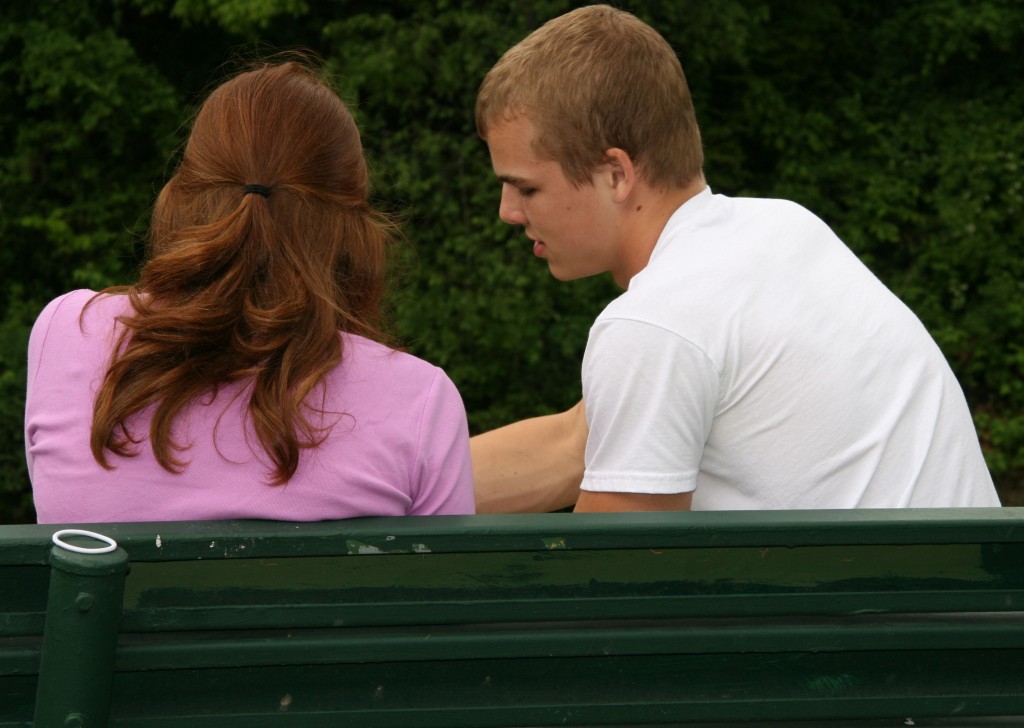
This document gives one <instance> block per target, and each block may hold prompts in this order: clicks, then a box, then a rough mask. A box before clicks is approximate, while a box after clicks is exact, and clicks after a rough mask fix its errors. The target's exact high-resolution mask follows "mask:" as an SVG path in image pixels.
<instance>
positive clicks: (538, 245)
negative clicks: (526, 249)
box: [533, 240, 548, 257]
mask: <svg viewBox="0 0 1024 728" xmlns="http://www.w3.org/2000/svg"><path fill="white" fill-rule="evenodd" d="M547 249H548V246H546V245H545V244H544V241H543V240H534V241H533V254H534V255H536V256H537V257H541V256H542V255H543V254H544V251H546V250H547Z"/></svg>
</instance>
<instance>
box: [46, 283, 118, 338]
mask: <svg viewBox="0 0 1024 728" xmlns="http://www.w3.org/2000/svg"><path fill="white" fill-rule="evenodd" d="M127 305H128V298H127V296H123V295H117V294H106V293H97V292H96V291H93V290H90V289H88V288H79V289H76V290H74V291H68V292H67V293H64V294H62V295H60V296H57V297H56V298H54V299H53V300H52V301H50V302H49V303H48V304H46V306H44V307H43V310H42V311H41V312H40V313H39V316H38V317H37V318H36V327H39V326H41V325H42V326H46V327H47V328H48V327H50V326H51V325H53V324H54V323H68V322H73V323H75V325H78V323H79V322H80V321H82V320H83V316H93V315H98V316H99V317H100V318H102V319H109V318H110V316H111V315H114V316H116V315H118V314H120V313H121V312H122V311H123V310H124V308H125V306H127ZM94 311H95V314H94Z"/></svg>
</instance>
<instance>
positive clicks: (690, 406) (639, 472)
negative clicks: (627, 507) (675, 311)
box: [581, 318, 719, 494]
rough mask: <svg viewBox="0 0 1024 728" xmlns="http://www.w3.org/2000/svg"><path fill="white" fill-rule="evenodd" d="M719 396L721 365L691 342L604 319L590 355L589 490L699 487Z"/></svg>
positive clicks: (586, 380)
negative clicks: (703, 460) (698, 477)
mask: <svg viewBox="0 0 1024 728" xmlns="http://www.w3.org/2000/svg"><path fill="white" fill-rule="evenodd" d="M718 391H719V376H718V372H717V370H716V368H715V367H714V365H713V363H712V362H711V360H710V359H708V357H707V355H706V354H705V353H704V352H703V351H702V350H701V349H699V348H698V347H697V346H695V345H694V344H693V343H691V342H690V341H687V340H686V339H684V338H682V337H681V336H679V335H678V334H675V333H673V332H671V331H668V330H666V329H664V328H661V327H659V326H656V325H653V324H650V323H646V322H642V321H636V320H631V319H621V318H610V319H598V321H597V323H595V324H594V327H593V328H592V329H591V331H590V339H589V341H588V342H587V350H586V354H585V355H584V357H583V399H584V402H585V406H586V411H587V424H588V426H589V428H590V434H589V436H588V438H587V451H586V471H585V473H584V476H583V483H582V485H581V488H582V489H583V490H589V491H605V492H624V493H658V494H668V493H684V492H688V491H692V490H694V489H696V487H697V473H698V471H699V469H700V461H701V457H702V455H703V452H704V443H705V442H706V441H707V438H708V434H709V433H710V431H711V422H712V419H713V417H714V413H715V405H716V402H717V399H718Z"/></svg>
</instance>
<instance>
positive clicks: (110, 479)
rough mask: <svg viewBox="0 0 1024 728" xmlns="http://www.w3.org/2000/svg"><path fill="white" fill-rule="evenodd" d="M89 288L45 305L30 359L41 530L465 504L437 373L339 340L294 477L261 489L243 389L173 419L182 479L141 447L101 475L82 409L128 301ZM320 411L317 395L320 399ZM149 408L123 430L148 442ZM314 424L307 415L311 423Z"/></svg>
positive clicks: (31, 447)
mask: <svg viewBox="0 0 1024 728" xmlns="http://www.w3.org/2000/svg"><path fill="white" fill-rule="evenodd" d="M93 295H95V294H94V293H93V291H87V290H78V291H72V292H71V293H68V294H65V295H63V296H61V297H60V298H57V299H55V300H54V301H52V302H50V304H49V305H47V307H46V308H45V309H43V312H42V313H41V314H40V315H39V318H38V320H37V321H36V323H35V326H34V327H33V329H32V336H31V339H30V340H29V351H28V397H27V403H26V407H25V447H26V454H27V457H28V469H29V475H30V477H31V479H32V491H33V495H34V498H35V506H36V513H37V515H38V519H39V522H40V523H90V522H112V521H172V520H214V519H233V518H257V519H272V520H284V521H318V520H328V519H340V518H352V517H356V516H390V515H429V514H464V513H472V512H473V509H474V497H473V482H472V471H471V467H470V460H469V433H468V429H467V426H466V412H465V409H464V407H463V405H462V400H461V398H460V397H459V393H458V391H457V390H456V389H455V386H454V385H453V384H452V382H451V380H450V379H448V377H447V376H446V375H445V373H444V372H443V371H441V370H440V369H438V368H437V367H435V366H432V365H430V364H428V363H426V362H424V361H422V360H420V359H417V358H416V357H413V356H410V355H408V354H403V353H401V352H396V351H394V350H392V349H389V348H387V347H385V346H383V345H381V344H378V343H376V342H373V341H370V340H368V339H365V338H362V337H359V336H353V335H348V334H342V335H341V336H342V337H343V344H344V353H343V361H342V363H341V364H340V365H339V366H338V367H337V368H336V369H335V370H334V371H333V372H331V373H330V374H329V375H328V376H327V377H326V380H325V382H326V399H325V406H324V408H323V409H324V410H325V411H327V412H332V413H341V414H340V415H329V419H327V420H326V421H327V422H334V425H333V426H332V427H331V430H330V434H329V435H328V437H327V439H326V440H325V441H324V442H323V444H322V445H320V446H319V447H317V448H316V449H309V450H303V451H302V454H301V456H300V461H299V466H298V469H297V470H296V472H295V475H294V476H293V477H292V479H291V480H290V481H289V482H288V483H287V484H286V485H283V486H271V485H268V484H267V481H268V480H269V476H268V473H269V472H270V468H269V466H268V463H269V458H267V456H266V454H265V453H264V452H263V450H262V448H261V447H260V445H259V441H258V440H257V439H256V437H255V434H254V432H253V430H252V427H251V425H249V424H248V418H247V416H246V414H247V404H248V398H247V397H246V396H245V393H244V392H243V393H242V394H241V396H236V395H239V393H240V390H241V389H244V385H242V384H234V385H228V386H224V387H221V389H220V392H219V393H218V396H217V397H216V399H214V400H213V401H212V402H210V401H209V398H200V400H198V401H196V402H193V404H192V405H191V406H190V407H189V408H187V411H185V412H183V413H182V415H181V416H179V418H178V420H177V421H176V422H175V427H174V436H175V437H174V439H175V441H176V442H178V443H188V444H189V448H188V449H187V450H185V451H184V452H182V453H181V454H180V455H179V458H180V459H183V460H185V461H187V462H188V465H187V466H186V467H185V469H184V471H183V472H181V473H180V474H173V473H169V472H168V471H166V470H164V469H163V468H161V467H160V465H159V464H157V462H156V458H155V457H154V456H153V452H152V449H151V448H150V446H149V441H148V438H147V439H144V440H143V442H142V443H141V444H140V445H139V448H138V449H139V454H138V455H137V456H135V457H130V458H122V457H118V456H116V455H113V454H112V453H111V454H109V458H108V460H109V462H110V463H111V464H112V465H114V466H115V469H114V470H110V471H108V470H104V469H103V468H102V467H101V466H100V465H99V464H98V463H97V462H96V461H95V460H94V459H93V456H92V452H91V451H90V449H89V431H90V427H91V425H92V408H93V400H94V398H95V395H96V392H97V390H98V388H99V384H100V383H101V382H102V379H103V376H104V374H105V373H106V370H107V366H108V364H109V361H110V354H111V351H112V347H113V342H114V340H115V333H116V332H115V330H114V319H115V317H117V316H119V315H122V314H126V313H129V312H130V306H129V304H128V300H127V298H126V297H125V296H104V297H102V298H99V299H97V300H96V301H95V302H94V303H93V304H92V305H91V306H89V308H88V309H87V310H86V312H85V316H84V318H83V319H81V322H80V318H79V317H80V315H81V314H82V310H83V307H84V306H85V304H86V302H88V301H89V300H90V299H91V298H92V297H93ZM316 404H317V405H319V404H320V399H319V397H317V402H316ZM149 415H150V411H148V410H147V411H146V412H143V413H140V414H139V415H137V416H136V417H134V418H133V419H132V420H131V421H130V425H131V430H132V433H133V434H134V435H135V436H136V437H139V436H146V435H148V432H149ZM314 421H315V420H314Z"/></svg>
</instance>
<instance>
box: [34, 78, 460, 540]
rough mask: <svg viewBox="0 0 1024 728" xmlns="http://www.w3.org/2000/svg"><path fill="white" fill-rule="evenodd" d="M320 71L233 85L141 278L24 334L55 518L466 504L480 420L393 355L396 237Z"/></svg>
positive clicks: (201, 119) (208, 107) (44, 499)
mask: <svg viewBox="0 0 1024 728" xmlns="http://www.w3.org/2000/svg"><path fill="white" fill-rule="evenodd" d="M368 188H369V185H368V178H367V168H366V161H365V158H364V155H363V150H362V145H361V142H360V137H359V131H358V129H357V128H356V125H355V122H354V121H353V119H352V116H351V114H350V113H349V111H348V109H347V108H346V106H345V104H344V103H343V102H342V101H341V99H340V98H339V97H338V95H337V94H336V93H335V92H334V91H333V90H332V89H331V87H330V86H329V85H327V83H325V82H324V81H323V80H322V79H321V78H320V77H319V76H318V74H317V72H316V71H314V70H312V69H310V68H308V67H306V66H304V65H302V64H299V63H295V62H288V63H281V64H268V65H264V66H261V67H258V68H256V69H254V70H251V71H248V72H246V73H242V74H240V75H239V76H237V77H235V78H233V79H232V80H229V81H228V82H226V83H224V84H223V85H221V86H220V87H218V88H217V89H216V90H215V91H214V92H213V93H212V94H211V95H210V97H209V98H208V99H207V100H206V101H205V103H204V104H203V106H202V107H201V109H200V111H199V114H198V116H197V117H196V120H195V123H194V125H193V128H192V132H191V135H190V137H189V140H188V144H187V146H186V148H185V152H184V156H183V159H182V161H181V165H180V166H179V168H178V169H177V171H176V172H175V174H174V176H173V177H172V178H171V179H170V181H169V182H168V183H167V185H166V186H165V187H164V189H163V191H162V192H161V193H160V195H159V197H158V198H157V201H156V206H155V208H154V212H153V220H152V226H151V230H150V258H149V261H148V262H147V263H146V265H145V267H144V268H143V270H142V273H141V276H140V280H139V282H138V283H137V284H136V285H133V286H126V287H118V288H112V289H107V290H104V291H102V292H100V293H98V294H97V293H94V292H93V291H81V290H80V291H73V292H71V293H68V294H65V295H63V296H61V297H60V298H57V299H56V300H54V301H53V302H51V303H50V304H49V305H48V306H47V307H46V308H45V309H44V310H43V312H42V314H41V315H40V316H39V319H38V321H37V322H36V324H35V326H34V328H33V330H32V336H31V340H30V343H29V377H28V399H27V406H26V416H25V440H26V450H27V457H28V464H29V473H30V475H31V478H32V487H33V494H34V498H35V505H36V511H37V514H38V519H39V522H41V523H58V522H109V521H164V520H185V519H188V520H194V519H226V518H265V519H278V520H296V521H299V520H322V519H334V518H349V517H354V516H367V515H404V514H440V513H449V514H450V513H471V512H472V511H473V487H472V476H471V468H470V462H469V445H468V432H467V427H466V415H465V410H464V408H463V405H462V401H461V399H460V398H459V395H458V392H457V391H456V389H455V387H454V385H453V384H452V383H451V381H450V380H449V379H448V378H447V376H445V374H444V373H443V372H442V371H441V370H440V369H438V368H436V367H434V366H431V365H430V364H427V363H426V362H424V361H421V360H419V359H416V358H415V357H412V356H410V355H408V354H404V353H401V352H398V351H395V350H394V349H391V348H389V347H387V346H386V345H384V344H383V343H379V342H381V341H385V340H386V338H385V337H384V336H383V334H382V333H381V331H380V328H379V326H380V308H381V298H382V295H383V291H384V286H385V257H386V256H385V249H386V248H387V246H388V244H389V243H390V242H391V236H392V228H391V227H390V225H389V223H388V222H387V220H386V219H385V218H384V217H383V216H381V215H380V214H378V213H377V212H375V211H374V210H372V209H371V208H370V206H369V203H368Z"/></svg>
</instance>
